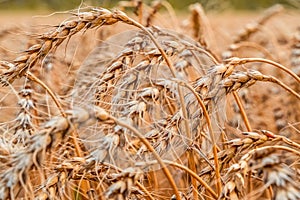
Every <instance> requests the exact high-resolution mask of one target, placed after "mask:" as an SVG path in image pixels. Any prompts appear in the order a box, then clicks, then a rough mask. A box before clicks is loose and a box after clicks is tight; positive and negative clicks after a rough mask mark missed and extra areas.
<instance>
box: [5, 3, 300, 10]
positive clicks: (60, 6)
mask: <svg viewBox="0 0 300 200" xmlns="http://www.w3.org/2000/svg"><path fill="white" fill-rule="evenodd" d="M168 1H169V2H170V4H171V5H172V6H173V7H174V8H175V9H176V10H185V9H187V7H188V5H190V4H192V3H196V2H199V3H201V4H202V5H203V7H204V8H205V9H206V10H222V9H246V10H257V9H264V8H266V7H269V6H271V5H273V4H276V3H281V4H284V5H286V6H287V7H290V8H296V9H299V8H300V0H168ZM118 2H119V1H117V0H0V10H7V9H12V10H21V9H51V10H69V9H74V8H78V7H79V6H80V5H81V7H85V6H86V5H92V6H103V7H108V8H109V7H113V6H115V5H117V4H118ZM144 2H146V3H149V4H151V1H150V0H144ZM0 12H1V11H0Z"/></svg>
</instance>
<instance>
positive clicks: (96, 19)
mask: <svg viewBox="0 0 300 200" xmlns="http://www.w3.org/2000/svg"><path fill="white" fill-rule="evenodd" d="M125 7H133V8H134V10H135V14H136V15H135V16H134V15H133V16H132V17H129V16H128V15H126V14H125V13H124V12H122V11H121V8H125ZM163 7H165V8H167V9H166V10H167V11H168V13H169V14H166V15H168V19H170V21H172V20H173V19H175V18H176V16H175V15H174V13H173V11H172V8H171V7H170V5H169V4H168V3H167V2H165V1H157V2H154V3H153V5H151V6H147V5H145V4H143V3H142V2H141V1H128V2H120V3H119V9H115V10H113V11H110V10H107V9H104V8H98V7H97V8H85V9H78V10H76V11H74V12H71V11H70V12H69V14H70V15H71V17H69V18H68V19H66V20H64V21H63V22H62V23H60V24H58V25H57V26H52V27H50V30H48V31H47V32H46V33H36V34H30V35H27V36H26V37H25V36H24V34H23V35H21V34H19V36H20V37H25V38H26V40H25V39H23V40H22V41H23V42H24V43H26V45H28V46H29V47H28V48H27V50H24V51H22V52H20V53H19V55H15V54H13V55H12V52H9V51H5V49H4V48H2V49H1V56H3V57H2V58H1V59H0V60H1V61H0V67H1V68H0V80H1V84H2V86H1V89H0V95H1V96H0V98H1V100H0V108H1V111H0V112H1V116H0V118H1V124H0V199H41V200H42V199H118V200H122V199H152V200H153V199H177V200H179V199H181V200H184V199H186V200H187V199H195V200H196V199H233V200H234V199H276V200H289V199H290V200H296V199H300V165H299V156H300V143H298V142H297V141H299V137H297V136H298V134H299V133H300V128H299V127H300V126H299V120H300V109H299V108H300V106H299V105H300V101H299V100H300V94H299V91H300V87H299V83H300V77H299V76H300V33H299V30H298V32H297V30H284V31H285V32H288V31H294V32H293V33H292V34H290V35H288V36H286V37H285V36H282V35H280V34H276V33H275V31H274V33H273V34H272V33H270V32H272V31H270V27H267V26H268V22H270V21H271V20H272V19H275V21H276V18H277V17H280V15H282V14H283V13H284V12H286V11H285V10H284V9H283V7H281V6H278V5H276V6H274V7H271V8H270V9H268V10H266V11H265V12H264V13H262V14H261V17H259V18H258V19H257V20H256V21H254V22H252V23H250V24H247V25H246V26H245V27H244V29H243V30H242V31H241V32H239V33H238V34H236V36H232V38H234V39H233V40H232V44H230V45H229V46H226V47H222V48H218V44H216V43H214V41H213V40H212V38H213V36H215V35H217V34H218V33H217V32H216V31H215V29H214V28H213V27H212V26H211V24H210V22H209V20H208V17H207V16H206V14H205V13H204V11H203V8H202V7H201V5H200V4H194V5H191V6H190V18H189V19H188V20H186V21H185V23H184V27H185V28H184V29H185V31H184V34H182V33H181V32H182V31H180V30H179V28H178V27H177V28H175V29H174V30H170V29H165V28H161V27H160V26H158V25H156V24H155V23H158V24H159V21H160V20H161V19H160V16H161V15H159V12H158V11H159V9H160V8H163ZM173 21H174V20H173ZM170 23H171V22H170ZM117 24H119V25H117ZM120 24H121V25H120ZM282 28H283V29H285V28H286V29H287V27H282ZM128 29H130V30H128ZM1 31H2V32H1V33H0V40H4V39H5V37H6V40H7V39H8V38H9V36H8V34H9V33H12V32H18V31H19V32H20V33H24V32H21V30H19V28H17V30H1ZM89 32H92V34H90V33H89ZM115 32H120V34H116V35H114V36H111V37H110V35H113V34H112V33H115ZM288 33H290V32H288ZM189 34H190V36H188V35H189ZM74 38H76V39H74ZM79 40H82V41H83V42H81V43H80V45H78V43H76V41H79ZM12 42H15V43H16V40H12ZM90 43H94V44H96V45H95V46H96V47H95V48H94V50H93V52H92V53H90V55H89V56H88V58H87V59H85V60H84V58H82V57H83V56H82V57H80V56H76V55H78V52H83V51H86V50H85V47H86V46H88V45H89V44H90ZM76 44H77V46H76ZM220 49H222V51H220ZM76 52H77V54H76ZM282 52H284V56H281V55H282V54H281V53H282ZM69 54H71V55H72V59H71V61H68V55H69ZM5 55H7V56H6V58H10V57H12V56H13V57H15V58H12V59H5V57H4V56H5ZM9 55H10V56H9ZM60 55H63V56H60ZM247 55H248V56H247ZM249 55H250V56H249ZM283 57H284V58H283ZM76 59H77V60H76ZM83 60H84V61H83ZM261 82H264V83H261ZM267 82H270V83H269V84H268V83H267ZM250 86H251V87H250Z"/></svg>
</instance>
